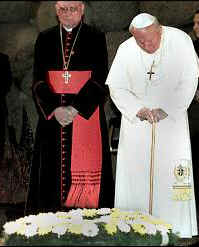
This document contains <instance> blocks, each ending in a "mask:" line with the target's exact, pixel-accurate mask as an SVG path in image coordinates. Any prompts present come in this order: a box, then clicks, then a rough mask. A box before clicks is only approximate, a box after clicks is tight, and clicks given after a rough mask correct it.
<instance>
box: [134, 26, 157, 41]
mask: <svg viewBox="0 0 199 247" xmlns="http://www.w3.org/2000/svg"><path fill="white" fill-rule="evenodd" d="M157 33H158V29H157V28H155V27H154V26H153V25H151V26H149V27H146V28H139V29H133V30H132V35H133V36H134V37H135V38H137V39H146V40H148V39H149V40H150V39H153V37H154V35H156V34H157Z"/></svg>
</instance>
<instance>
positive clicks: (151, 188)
mask: <svg viewBox="0 0 199 247" xmlns="http://www.w3.org/2000/svg"><path fill="white" fill-rule="evenodd" d="M154 153H155V123H154V122H153V123H152V140H151V162H150V196H149V214H150V215H152V209H153V178H154Z"/></svg>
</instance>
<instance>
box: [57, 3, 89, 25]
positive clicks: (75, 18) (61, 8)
mask: <svg viewBox="0 0 199 247" xmlns="http://www.w3.org/2000/svg"><path fill="white" fill-rule="evenodd" d="M55 9H56V14H57V16H58V19H59V21H60V23H61V24H63V25H64V26H66V27H67V28H74V27H76V26H77V25H78V24H79V23H80V21H81V18H82V15H83V14H84V4H83V3H82V2H81V1H57V3H56V5H55Z"/></svg>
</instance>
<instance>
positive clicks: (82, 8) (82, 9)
mask: <svg viewBox="0 0 199 247" xmlns="http://www.w3.org/2000/svg"><path fill="white" fill-rule="evenodd" d="M84 8H85V5H84V3H81V11H82V15H83V14H84Z"/></svg>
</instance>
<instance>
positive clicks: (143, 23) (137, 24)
mask: <svg viewBox="0 0 199 247" xmlns="http://www.w3.org/2000/svg"><path fill="white" fill-rule="evenodd" d="M155 20H156V18H155V17H154V16H153V15H150V14H147V13H141V14H139V15H136V16H135V17H134V18H133V20H132V21H131V24H130V25H129V30H131V28H132V27H134V28H145V27H148V26H150V25H152V24H153V23H154V21H155Z"/></svg>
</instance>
